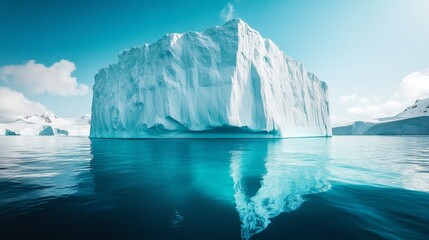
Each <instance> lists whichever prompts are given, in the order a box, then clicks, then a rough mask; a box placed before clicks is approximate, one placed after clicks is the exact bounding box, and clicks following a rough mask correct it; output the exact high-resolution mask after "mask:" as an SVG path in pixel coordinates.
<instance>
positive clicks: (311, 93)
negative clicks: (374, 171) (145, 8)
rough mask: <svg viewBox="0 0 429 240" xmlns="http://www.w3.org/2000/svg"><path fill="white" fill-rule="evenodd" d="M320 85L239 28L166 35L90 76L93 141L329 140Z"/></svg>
mask: <svg viewBox="0 0 429 240" xmlns="http://www.w3.org/2000/svg"><path fill="white" fill-rule="evenodd" d="M327 94H328V90H327V85H326V84H325V83H324V82H322V81H319V80H318V79H317V77H316V76H315V75H314V74H312V73H309V72H307V71H306V70H305V68H304V67H303V66H302V65H301V64H300V63H298V62H297V61H295V60H294V59H292V58H290V57H288V56H287V55H285V54H284V53H283V52H282V51H281V50H280V49H279V48H278V47H277V46H276V45H275V44H274V43H273V42H272V41H271V40H269V39H264V38H263V37H262V36H261V35H260V34H259V33H258V32H257V31H255V30H254V29H252V28H251V27H250V26H249V25H248V24H246V23H245V22H243V21H242V20H239V19H235V20H232V21H229V22H227V23H226V24H225V25H223V26H218V27H213V28H209V29H207V30H206V31H204V32H201V33H200V32H186V33H184V34H167V35H165V36H164V37H162V38H161V39H160V40H158V41H157V42H155V43H153V44H150V45H148V44H146V45H144V46H142V47H137V48H132V49H130V50H127V51H124V52H122V53H121V54H120V55H119V61H118V63H117V64H112V65H110V66H109V67H107V68H104V69H101V70H100V72H99V73H98V74H97V75H96V76H95V85H94V95H93V103H92V124H91V133H90V136H91V137H93V138H152V137H155V138H156V137H248V136H251V137H299V136H330V135H331V126H330V122H329V103H328V96H327Z"/></svg>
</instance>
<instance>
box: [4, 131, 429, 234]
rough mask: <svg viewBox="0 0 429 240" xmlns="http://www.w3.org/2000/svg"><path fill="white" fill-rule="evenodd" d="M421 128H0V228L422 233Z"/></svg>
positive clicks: (428, 171)
mask: <svg viewBox="0 0 429 240" xmlns="http://www.w3.org/2000/svg"><path fill="white" fill-rule="evenodd" d="M428 147H429V137H376V136H372V137H363V136H362V137H359V136H354V137H333V138H328V139H325V138H305V139H287V140H266V139H236V140H233V139H218V140H215V139H212V140H208V139H207V140H203V139H193V140H185V139H182V140H90V139H87V138H73V137H0V239H242V238H243V239H249V238H250V239H429V148H428Z"/></svg>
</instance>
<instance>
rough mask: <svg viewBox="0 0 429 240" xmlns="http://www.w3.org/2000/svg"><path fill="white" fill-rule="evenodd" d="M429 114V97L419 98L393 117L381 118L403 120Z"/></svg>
mask: <svg viewBox="0 0 429 240" xmlns="http://www.w3.org/2000/svg"><path fill="white" fill-rule="evenodd" d="M424 116H429V98H425V99H418V100H416V102H415V103H414V104H413V105H411V106H409V107H407V108H405V110H404V111H402V112H401V113H399V114H398V115H396V116H394V117H393V118H385V119H380V120H382V121H387V120H401V119H406V118H415V117H424Z"/></svg>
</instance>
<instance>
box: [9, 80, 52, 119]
mask: <svg viewBox="0 0 429 240" xmlns="http://www.w3.org/2000/svg"><path fill="white" fill-rule="evenodd" d="M46 111H47V109H46V107H45V106H43V105H42V104H40V103H37V102H33V101H30V100H28V99H27V98H26V97H25V96H24V95H23V94H22V93H20V92H16V91H14V90H11V89H10V88H7V87H0V122H12V121H15V120H16V119H18V118H20V117H23V116H26V115H34V114H40V113H43V112H46Z"/></svg>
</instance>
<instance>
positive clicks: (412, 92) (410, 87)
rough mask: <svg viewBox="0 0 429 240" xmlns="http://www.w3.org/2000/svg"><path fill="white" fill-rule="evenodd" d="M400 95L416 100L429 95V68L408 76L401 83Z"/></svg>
mask: <svg viewBox="0 0 429 240" xmlns="http://www.w3.org/2000/svg"><path fill="white" fill-rule="evenodd" d="M399 89H400V91H399V93H398V94H399V95H401V96H403V97H406V98H408V100H412V101H413V100H416V99H419V98H427V97H429V69H428V70H426V71H423V72H415V73H411V74H410V75H408V76H406V77H405V78H404V79H403V80H402V82H401V84H400V85H399Z"/></svg>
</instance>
